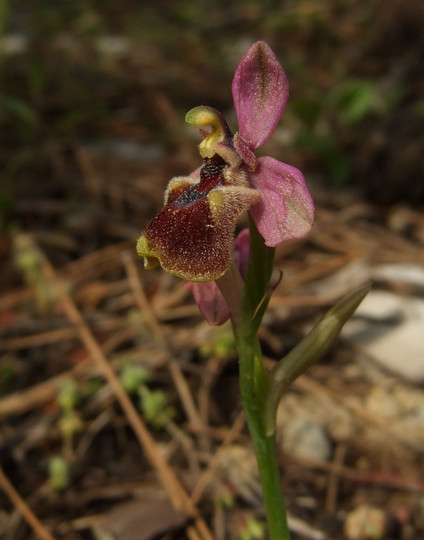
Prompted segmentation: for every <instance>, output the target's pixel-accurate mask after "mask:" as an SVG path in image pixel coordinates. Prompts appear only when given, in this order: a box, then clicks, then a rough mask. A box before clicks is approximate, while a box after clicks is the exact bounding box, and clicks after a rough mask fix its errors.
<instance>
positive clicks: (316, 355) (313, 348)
mask: <svg viewBox="0 0 424 540" xmlns="http://www.w3.org/2000/svg"><path fill="white" fill-rule="evenodd" d="M370 289H371V283H367V284H365V285H363V286H362V287H359V288H358V289H356V290H354V291H353V292H350V293H349V294H347V295H345V296H343V297H342V298H341V299H340V300H339V301H338V302H337V304H336V305H335V306H333V307H332V308H331V309H330V310H329V311H328V312H327V313H326V314H325V315H324V317H323V318H322V319H321V320H320V321H319V322H318V323H317V324H316V325H315V326H314V328H313V329H312V330H311V332H310V333H309V334H308V335H307V336H306V337H305V338H303V340H302V341H301V342H300V343H299V344H298V345H297V346H296V347H295V348H294V349H292V350H291V351H290V352H289V353H288V354H287V355H286V356H285V357H284V358H283V359H282V360H280V361H279V362H278V363H277V364H276V365H275V366H274V367H273V368H272V370H271V371H270V372H269V375H268V377H269V394H268V397H267V401H266V411H265V423H266V431H267V434H268V435H271V434H273V433H274V432H275V417H276V413H277V407H278V403H279V402H280V399H281V396H282V395H283V392H284V391H285V390H286V389H287V387H288V386H289V385H290V384H291V383H292V382H293V381H294V380H295V379H296V378H297V377H298V376H299V375H301V374H302V373H303V372H304V371H305V370H306V369H307V368H308V367H309V366H310V365H311V364H313V363H315V362H317V361H318V360H320V359H321V358H322V357H323V356H324V354H325V353H326V352H327V351H328V350H329V349H330V347H331V346H332V345H333V343H334V341H335V340H336V339H337V337H338V335H339V334H340V331H341V329H342V328H343V325H344V324H345V323H346V321H347V320H348V319H349V318H350V317H351V316H352V315H353V313H354V311H355V310H356V308H357V307H358V306H359V304H360V303H361V302H362V300H363V299H364V298H365V296H366V295H367V294H368V292H369V291H370Z"/></svg>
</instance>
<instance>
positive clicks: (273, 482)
mask: <svg viewBox="0 0 424 540" xmlns="http://www.w3.org/2000/svg"><path fill="white" fill-rule="evenodd" d="M234 333H235V336H236V341H237V346H238V353H239V361H240V392H241V399H242V404H243V408H244V411H245V414H246V419H247V424H248V426H249V431H250V435H251V437H252V441H253V445H254V449H255V454H256V459H257V463H258V470H259V477H260V481H261V485H262V491H263V499H264V504H265V510H266V515H267V522H268V529H269V538H270V540H289V539H290V533H289V530H288V526H287V518H286V511H285V504H284V497H283V492H282V488H281V481H280V473H279V468H278V460H277V449H276V444H275V437H274V435H267V434H266V427H265V421H264V415H263V411H264V407H263V398H264V395H265V394H266V388H265V387H261V388H259V387H258V384H257V383H258V379H262V383H264V379H263V378H262V377H265V380H266V375H265V371H264V368H263V362H262V354H261V350H260V345H259V340H258V338H257V336H256V335H255V334H253V335H252V334H250V335H249V334H240V333H239V331H238V329H237V328H234ZM259 386H262V385H259Z"/></svg>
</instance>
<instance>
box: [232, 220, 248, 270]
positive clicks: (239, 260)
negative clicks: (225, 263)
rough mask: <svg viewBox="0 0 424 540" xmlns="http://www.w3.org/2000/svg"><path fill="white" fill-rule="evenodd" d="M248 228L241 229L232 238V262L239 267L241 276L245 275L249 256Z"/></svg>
mask: <svg viewBox="0 0 424 540" xmlns="http://www.w3.org/2000/svg"><path fill="white" fill-rule="evenodd" d="M249 242H250V231H249V229H242V230H241V231H240V232H239V233H238V235H237V238H236V239H235V240H234V253H233V257H234V264H235V265H236V267H237V268H238V269H239V271H240V274H241V277H242V278H243V279H244V278H245V277H246V270H247V260H248V258H249Z"/></svg>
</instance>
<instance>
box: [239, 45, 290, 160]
mask: <svg viewBox="0 0 424 540" xmlns="http://www.w3.org/2000/svg"><path fill="white" fill-rule="evenodd" d="M232 92H233V100H234V108H235V110H236V114H237V120H238V125H239V133H240V136H241V137H242V138H243V139H245V141H246V142H247V143H248V144H249V145H250V146H251V147H252V148H253V149H255V148H258V147H259V146H261V145H263V144H264V143H265V142H266V141H267V140H268V139H269V138H270V137H271V135H272V133H273V131H274V130H275V128H276V126H277V124H278V121H279V120H280V117H281V113H282V112H283V110H284V107H285V105H286V102H287V98H288V95H289V83H288V81H287V77H286V74H285V73H284V70H283V68H282V67H281V65H280V63H279V62H278V60H277V57H276V56H275V54H274V53H273V51H272V50H271V48H270V47H269V45H267V44H266V43H265V42H264V41H258V42H256V43H255V44H254V45H252V47H250V49H249V50H248V51H247V52H246V54H245V55H244V56H243V58H242V59H241V61H240V63H239V65H238V67H237V70H236V72H235V74H234V79H233V85H232Z"/></svg>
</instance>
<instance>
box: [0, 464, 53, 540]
mask: <svg viewBox="0 0 424 540" xmlns="http://www.w3.org/2000/svg"><path fill="white" fill-rule="evenodd" d="M0 487H1V488H2V489H3V491H4V492H5V493H6V495H7V496H8V497H9V499H10V500H11V502H12V503H13V504H14V505H15V507H16V508H17V510H18V511H19V512H20V513H21V515H22V517H23V518H24V519H25V521H26V522H27V523H28V525H29V526H30V527H31V528H32V530H33V531H34V533H35V534H36V535H37V536H38V538H40V539H41V540H55V538H54V536H52V535H51V534H50V533H49V531H48V530H47V529H46V528H45V527H44V525H43V524H42V523H41V521H40V520H39V519H38V518H37V516H36V515H35V514H34V512H33V511H32V510H31V509H30V507H29V506H28V505H27V504H26V502H25V501H24V500H23V499H22V498H21V496H20V495H19V493H18V492H17V491H16V489H15V488H14V487H13V486H12V484H11V483H10V482H9V479H8V478H7V476H6V475H5V474H4V472H3V469H2V468H1V467H0Z"/></svg>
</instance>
